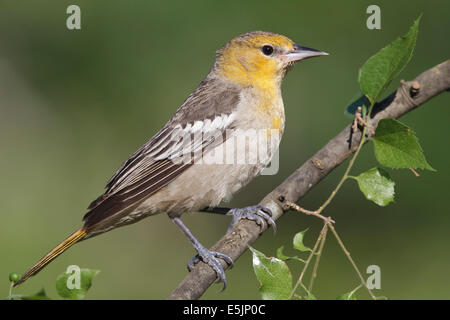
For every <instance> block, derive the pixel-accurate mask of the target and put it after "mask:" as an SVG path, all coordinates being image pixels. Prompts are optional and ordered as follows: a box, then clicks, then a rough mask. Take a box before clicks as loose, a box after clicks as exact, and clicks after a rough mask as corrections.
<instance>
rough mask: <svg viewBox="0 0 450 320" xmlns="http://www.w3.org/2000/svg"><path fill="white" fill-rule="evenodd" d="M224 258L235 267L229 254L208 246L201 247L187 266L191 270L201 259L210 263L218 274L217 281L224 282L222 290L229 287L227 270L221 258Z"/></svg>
mask: <svg viewBox="0 0 450 320" xmlns="http://www.w3.org/2000/svg"><path fill="white" fill-rule="evenodd" d="M218 258H220V259H222V260H224V261H225V262H226V263H227V264H228V265H229V266H230V268H232V267H233V265H234V263H233V259H231V258H230V257H229V256H228V255H226V254H224V253H221V252H217V251H211V250H208V249H206V248H204V247H203V248H200V249H199V250H198V254H197V255H195V256H194V257H193V258H192V259H191V260H189V262H188V264H187V268H188V270H189V272H191V271H192V269H193V267H194V265H195V264H197V263H198V262H199V261H200V260H201V261H203V262H204V263H206V264H207V265H209V266H210V267H211V268H213V270H214V271H215V272H216V274H217V282H222V283H223V288H222V291H223V290H225V288H226V287H227V280H226V277H225V271H224V270H223V267H222V263H220V261H219V259H218Z"/></svg>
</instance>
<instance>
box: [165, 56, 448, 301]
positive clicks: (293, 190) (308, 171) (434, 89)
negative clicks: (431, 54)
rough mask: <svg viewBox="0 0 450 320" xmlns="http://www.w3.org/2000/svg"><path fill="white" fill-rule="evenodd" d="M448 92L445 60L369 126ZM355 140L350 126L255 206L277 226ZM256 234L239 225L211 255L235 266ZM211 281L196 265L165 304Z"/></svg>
mask: <svg viewBox="0 0 450 320" xmlns="http://www.w3.org/2000/svg"><path fill="white" fill-rule="evenodd" d="M448 90H450V60H447V61H445V62H443V63H441V64H439V65H437V66H435V67H433V68H431V69H429V70H427V71H425V72H423V73H422V74H420V75H419V76H418V77H417V78H416V79H414V80H412V81H409V82H404V81H402V82H401V86H400V87H399V88H398V89H397V90H396V91H395V92H393V93H392V94H391V95H390V96H388V97H387V98H386V99H384V100H383V101H381V102H380V103H378V104H376V105H375V106H374V114H373V116H372V119H371V122H370V125H371V127H372V128H374V129H375V128H376V127H377V125H378V121H379V120H381V119H383V118H399V117H401V116H403V115H404V114H406V113H408V112H410V111H412V110H414V109H415V108H417V107H418V106H420V105H422V104H423V103H425V102H427V101H428V100H430V99H431V98H433V97H434V96H436V95H438V94H440V93H441V92H444V91H448ZM360 140H361V132H360V131H358V132H357V133H356V134H352V124H349V125H348V126H347V127H346V128H345V129H344V130H342V131H341V132H340V133H339V134H338V135H337V136H336V137H334V138H333V139H332V140H330V141H329V142H328V143H327V144H326V145H325V146H324V147H323V148H322V149H320V150H319V151H318V152H317V153H316V154H315V155H314V156H312V157H311V158H310V159H309V160H308V161H307V162H305V163H304V164H303V165H302V166H301V167H299V168H298V169H297V170H295V171H294V172H293V173H292V174H291V175H290V176H289V177H288V178H287V179H286V180H284V181H283V183H281V184H280V185H279V186H278V187H277V188H275V189H274V190H273V191H272V192H270V193H269V194H268V195H267V196H266V197H264V199H263V200H262V201H261V202H260V204H262V205H264V206H266V207H268V208H269V209H271V210H272V213H273V219H274V220H277V219H278V218H280V217H281V216H282V214H283V213H284V212H286V211H287V210H289V207H288V206H287V205H286V204H285V203H284V202H285V201H286V200H288V201H291V202H294V203H295V202H297V201H298V200H299V199H301V198H302V197H303V196H304V195H305V194H306V193H307V192H308V191H309V190H311V189H312V188H313V187H314V186H315V185H316V184H318V183H319V182H320V181H321V180H322V179H323V178H324V177H326V176H327V175H328V174H329V173H330V172H331V171H332V170H333V169H334V168H336V167H337V166H339V165H340V164H342V163H343V162H344V161H345V160H346V159H347V158H348V157H349V156H350V155H351V154H352V153H353V152H354V151H355V150H356V148H357V146H358V144H359V142H360ZM264 231H265V230H264ZM264 231H263V232H264ZM260 234H261V230H260V227H259V226H258V225H257V224H256V223H255V222H253V221H249V220H241V221H240V222H239V223H238V224H237V225H236V226H235V227H234V228H233V229H232V230H230V232H228V233H227V234H226V235H224V236H223V237H222V238H221V239H220V240H219V241H218V242H217V243H216V244H215V245H214V246H213V247H212V250H214V251H219V252H222V253H225V254H227V255H229V256H230V257H231V258H232V259H233V260H234V261H236V260H237V259H238V258H239V257H240V256H241V255H242V254H243V253H244V252H245V250H247V248H248V246H249V245H250V244H252V243H253V242H255V241H256V239H258V237H259V236H260ZM222 265H223V267H224V268H227V267H228V266H227V265H226V264H225V262H222ZM215 280H216V273H215V272H214V271H213V269H211V268H210V267H209V266H207V265H206V264H205V263H203V262H200V263H198V264H197V265H196V266H195V267H194V268H193V270H192V271H191V272H190V273H189V274H188V275H187V276H186V277H185V278H184V280H183V281H182V282H181V283H180V284H179V285H178V287H177V288H176V289H175V290H174V291H173V292H172V293H171V295H170V296H169V297H168V299H179V300H181V299H198V298H200V297H201V296H202V295H203V293H204V292H205V291H206V290H207V289H208V288H209V287H210V286H211V285H212V284H213V283H214V281H215Z"/></svg>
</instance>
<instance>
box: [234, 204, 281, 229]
mask: <svg viewBox="0 0 450 320" xmlns="http://www.w3.org/2000/svg"><path fill="white" fill-rule="evenodd" d="M227 215H228V216H232V217H233V219H232V220H231V223H230V226H229V227H228V229H227V232H228V231H230V230H231V229H232V228H233V227H234V226H235V225H236V224H237V223H238V222H239V221H240V220H242V219H248V220H252V221H255V222H256V224H258V225H259V226H260V228H261V230H263V228H264V227H265V226H266V225H267V224H268V225H270V226H272V228H273V231H274V232H276V231H277V226H276V224H275V221H274V220H273V219H272V212H271V211H270V209H269V208H266V207H264V206H262V205H256V206H251V207H245V208H236V209H231V210H230V211H228V213H227Z"/></svg>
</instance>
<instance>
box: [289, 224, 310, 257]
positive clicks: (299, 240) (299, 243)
mask: <svg viewBox="0 0 450 320" xmlns="http://www.w3.org/2000/svg"><path fill="white" fill-rule="evenodd" d="M306 231H308V229H306V230H303V231H301V232H299V233H297V234H296V235H295V236H294V240H293V246H294V248H295V249H297V250H300V251H302V252H305V251H311V249H310V248H308V247H306V246H305V245H304V244H303V238H304V236H305V233H306Z"/></svg>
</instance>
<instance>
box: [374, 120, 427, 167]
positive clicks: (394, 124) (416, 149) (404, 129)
mask: <svg viewBox="0 0 450 320" xmlns="http://www.w3.org/2000/svg"><path fill="white" fill-rule="evenodd" d="M372 139H373V142H374V147H375V157H376V158H377V160H378V162H379V163H380V164H382V165H383V166H386V167H389V168H394V169H398V168H413V169H427V170H431V171H435V170H434V169H433V168H432V167H431V166H430V165H429V164H428V162H427V160H426V159H425V156H424V154H423V151H422V147H421V146H420V144H419V140H418V139H417V137H416V135H415V133H414V132H413V131H412V130H411V129H410V128H408V126H406V125H405V124H403V123H401V122H400V121H397V120H395V119H382V120H380V122H379V123H378V127H377V130H376V132H375V136H374V137H373V138H372Z"/></svg>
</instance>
